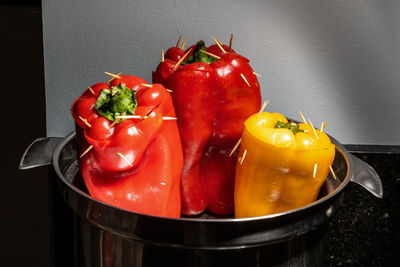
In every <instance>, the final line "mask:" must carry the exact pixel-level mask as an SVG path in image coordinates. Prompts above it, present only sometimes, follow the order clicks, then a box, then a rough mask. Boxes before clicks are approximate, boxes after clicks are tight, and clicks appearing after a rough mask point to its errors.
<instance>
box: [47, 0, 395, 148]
mask: <svg viewBox="0 0 400 267" xmlns="http://www.w3.org/2000/svg"><path fill="white" fill-rule="evenodd" d="M42 5H43V21H44V25H43V27H44V55H45V77H46V99H47V102H46V105H47V106H46V108H47V134H48V136H64V135H66V134H67V133H69V132H70V131H72V130H73V120H72V117H71V115H70V105H71V103H72V101H73V100H74V99H75V98H76V97H77V96H78V95H79V94H80V93H81V92H82V90H84V89H86V88H87V87H88V86H89V85H90V84H92V83H94V82H97V81H105V80H106V79H108V77H107V76H105V75H104V74H103V72H104V71H108V72H113V73H118V72H120V71H123V72H124V73H126V74H134V75H138V76H141V77H143V78H145V79H147V80H148V81H151V71H152V70H154V69H155V68H156V66H157V63H158V62H159V61H160V58H161V49H162V48H163V49H166V48H168V47H170V46H172V45H174V44H175V43H176V40H177V37H178V36H179V35H180V34H182V35H183V36H186V35H187V36H188V37H189V39H190V43H194V42H196V41H197V40H199V39H204V40H205V41H206V42H207V43H210V42H211V36H217V37H218V38H219V39H221V40H222V41H224V42H227V41H228V40H229V35H230V33H234V41H233V48H234V49H235V50H236V51H237V52H239V53H242V54H243V55H245V56H247V57H248V58H249V59H250V60H251V64H252V66H253V68H254V70H255V71H256V72H258V73H260V74H262V76H263V77H262V78H260V83H261V88H262V94H263V98H264V99H269V100H270V105H269V106H268V108H267V110H268V111H276V112H280V113H283V114H284V115H286V116H289V117H292V118H296V119H300V116H299V115H298V110H301V111H302V112H303V113H304V114H305V115H306V116H307V117H311V119H312V121H313V122H314V124H316V125H317V126H319V125H320V124H321V121H329V124H328V126H327V132H329V133H330V134H331V135H333V136H335V137H336V138H337V139H339V141H341V142H342V143H345V144H350V143H351V144H394V145H399V144H400V123H398V118H399V117H400V106H399V104H400V91H399V86H400V75H398V71H399V69H400V68H399V65H400V64H399V63H400V60H399V59H400V50H399V48H400V39H399V37H400V35H399V31H400V27H399V26H400V23H399V22H400V2H399V1H396V0H392V1H378V0H376V1H372V0H364V1H362V0H355V1H348V0H337V1H319V0H318V1H317V0H315V1H294V0H293V1H282V0H276V1H265V0H264V1H263V0H259V1H255V0H251V1H233V0H224V1H205V0H195V1H194V0H193V1H184V0H164V1H157V0H146V1H144V0H143V1H135V0H120V1H108V0H85V1H82V0H81V1H78V0H74V1H62V0H42Z"/></svg>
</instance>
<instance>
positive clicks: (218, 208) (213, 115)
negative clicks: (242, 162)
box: [153, 40, 261, 215]
mask: <svg viewBox="0 0 400 267" xmlns="http://www.w3.org/2000/svg"><path fill="white" fill-rule="evenodd" d="M215 41H216V44H214V45H212V46H210V47H206V46H205V43H204V42H203V41H199V42H198V43H197V44H195V45H193V46H191V47H189V48H188V49H187V50H186V51H183V49H182V48H179V47H172V48H170V49H168V50H167V52H166V54H165V58H163V59H162V62H161V63H160V64H159V65H158V67H157V69H156V71H155V72H153V82H156V83H161V84H163V85H164V86H165V87H166V88H168V89H170V90H172V92H171V96H172V99H173V102H174V106H175V110H176V114H177V117H178V126H179V133H180V137H181V141H182V147H183V155H184V156H183V158H184V164H183V171H182V177H181V193H182V213H183V214H185V215H197V214H200V213H202V212H203V211H204V210H205V209H207V210H208V211H210V212H212V213H214V214H216V215H228V214H232V213H233V211H234V206H233V192H234V183H235V182H234V177H235V165H236V157H237V153H235V154H234V155H232V156H230V152H231V151H232V148H233V147H234V145H235V144H236V142H237V141H238V139H239V138H240V136H241V133H242V130H243V122H244V121H245V120H246V118H248V117H249V116H250V115H251V114H253V113H255V112H257V111H258V110H259V109H260V104H261V95H260V85H259V83H258V81H257V77H256V74H255V73H254V72H253V69H252V68H251V66H250V65H249V60H248V59H247V58H245V57H243V56H241V55H239V54H237V53H235V52H234V51H233V50H232V49H231V45H230V46H227V45H223V44H221V43H220V42H219V41H217V40H215Z"/></svg>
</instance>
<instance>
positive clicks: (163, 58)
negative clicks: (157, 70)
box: [161, 49, 165, 62]
mask: <svg viewBox="0 0 400 267" xmlns="http://www.w3.org/2000/svg"><path fill="white" fill-rule="evenodd" d="M164 60H165V55H164V49H161V62H164Z"/></svg>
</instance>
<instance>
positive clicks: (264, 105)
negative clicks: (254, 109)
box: [258, 99, 269, 115]
mask: <svg viewBox="0 0 400 267" xmlns="http://www.w3.org/2000/svg"><path fill="white" fill-rule="evenodd" d="M268 103H269V99H268V100H267V101H264V103H263V105H262V107H261V108H260V111H259V112H258V115H260V114H261V113H263V111H264V109H265V108H266V107H267V105H268Z"/></svg>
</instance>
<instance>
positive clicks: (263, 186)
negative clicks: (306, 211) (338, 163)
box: [234, 112, 335, 218]
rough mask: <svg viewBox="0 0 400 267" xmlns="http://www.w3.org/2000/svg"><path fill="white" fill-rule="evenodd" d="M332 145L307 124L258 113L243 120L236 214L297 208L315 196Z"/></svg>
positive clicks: (332, 151)
mask: <svg viewBox="0 0 400 267" xmlns="http://www.w3.org/2000/svg"><path fill="white" fill-rule="evenodd" d="M334 157H335V145H333V144H332V143H331V141H330V139H329V137H328V136H327V135H326V134H325V133H324V132H323V131H322V130H316V129H315V128H314V127H313V126H312V125H311V124H306V123H296V122H293V121H288V120H287V119H286V118H285V117H284V116H283V115H282V114H279V113H269V112H262V113H256V114H254V115H252V116H250V117H249V118H248V119H247V120H246V121H245V123H244V130H243V133H242V137H241V146H240V151H239V159H238V161H237V163H236V180H235V193H234V200H235V217H237V218H243V217H256V216H263V215H269V214H274V213H280V212H284V211H288V210H292V209H297V208H300V207H302V206H305V205H308V204H310V203H312V202H313V201H315V200H316V198H317V196H318V193H319V190H320V188H321V186H322V184H323V183H324V182H325V180H326V178H327V176H328V174H329V172H330V169H331V168H330V166H331V165H332V163H333V160H334Z"/></svg>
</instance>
